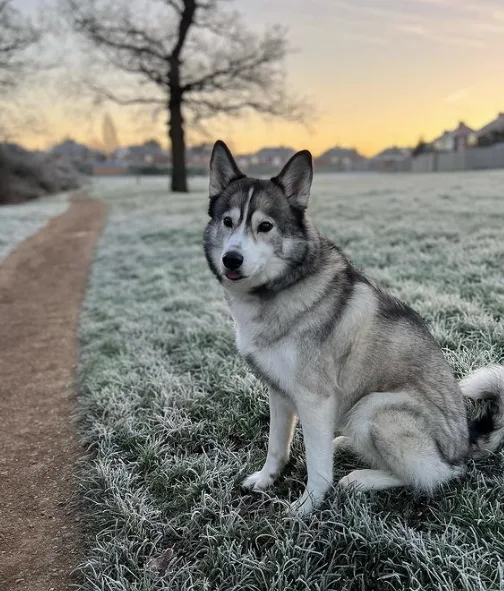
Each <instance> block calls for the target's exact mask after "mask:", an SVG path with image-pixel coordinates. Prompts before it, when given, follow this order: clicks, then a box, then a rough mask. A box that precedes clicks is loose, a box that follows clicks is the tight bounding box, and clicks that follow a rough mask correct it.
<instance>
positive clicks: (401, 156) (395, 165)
mask: <svg viewBox="0 0 504 591" xmlns="http://www.w3.org/2000/svg"><path fill="white" fill-rule="evenodd" d="M368 169H369V170H372V171H377V172H407V171H409V170H411V149H410V148H399V147H397V146H392V147H390V148H385V150H382V151H381V152H379V153H378V154H376V155H375V156H373V158H370V159H369V160H368Z"/></svg>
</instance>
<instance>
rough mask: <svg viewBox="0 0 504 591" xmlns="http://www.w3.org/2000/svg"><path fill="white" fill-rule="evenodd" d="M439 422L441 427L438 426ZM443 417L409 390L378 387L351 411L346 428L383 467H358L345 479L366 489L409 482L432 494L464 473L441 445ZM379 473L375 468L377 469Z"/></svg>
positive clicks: (358, 446) (365, 453)
mask: <svg viewBox="0 0 504 591" xmlns="http://www.w3.org/2000/svg"><path fill="white" fill-rule="evenodd" d="M434 421H435V422H436V423H437V427H436V428H433V424H434ZM442 424H443V418H442V417H437V416H435V415H434V416H433V415H432V409H428V408H427V407H425V406H422V404H419V402H418V401H417V400H415V398H414V396H412V395H410V394H408V393H385V392H379V393H378V392H375V393H373V394H370V395H368V396H367V397H366V398H365V399H363V400H362V401H361V402H360V403H359V404H358V405H357V407H356V408H355V409H354V411H353V412H352V416H351V418H350V420H349V422H348V425H347V430H348V432H349V434H350V436H351V438H352V441H353V442H355V445H356V450H357V453H358V454H359V455H361V456H362V457H364V458H366V459H368V460H369V461H370V462H371V463H372V465H373V466H374V467H376V468H378V469H379V471H378V473H376V471H364V473H363V472H362V471H359V470H356V471H355V472H352V473H351V474H348V475H347V476H345V477H344V478H343V479H342V481H341V482H340V484H341V485H342V486H349V485H350V484H352V483H353V484H355V485H356V486H358V485H360V487H361V490H366V489H372V488H375V489H380V488H381V489H384V488H390V487H392V486H400V485H401V484H403V485H405V486H410V487H412V488H414V489H415V490H417V491H421V492H425V493H431V492H433V491H434V490H435V489H436V488H437V487H439V486H441V485H442V484H444V483H446V482H448V481H449V480H451V479H453V478H456V477H458V476H460V475H461V474H463V473H464V467H463V465H461V464H460V463H457V462H453V461H450V459H449V458H446V457H445V456H444V454H443V453H442V451H441V447H440V445H439V438H440V437H443V436H444V437H445V438H446V437H448V436H449V435H448V434H445V435H443V431H442ZM373 472H374V473H373Z"/></svg>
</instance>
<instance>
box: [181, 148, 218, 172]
mask: <svg viewBox="0 0 504 591" xmlns="http://www.w3.org/2000/svg"><path fill="white" fill-rule="evenodd" d="M212 150H213V144H199V145H197V146H192V147H190V148H187V150H186V164H187V166H189V167H191V168H198V169H200V168H201V169H205V170H207V169H208V167H209V165H210V156H211V155H212Z"/></svg>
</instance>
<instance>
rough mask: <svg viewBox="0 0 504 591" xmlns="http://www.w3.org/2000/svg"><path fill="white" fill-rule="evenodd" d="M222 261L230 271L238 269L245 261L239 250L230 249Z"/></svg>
mask: <svg viewBox="0 0 504 591" xmlns="http://www.w3.org/2000/svg"><path fill="white" fill-rule="evenodd" d="M222 262H223V263H224V266H225V267H226V269H229V270H230V271H236V269H239V268H240V267H241V264H242V263H243V257H242V255H241V254H240V253H239V252H236V250H230V251H229V252H226V254H225V255H224V256H223V257H222Z"/></svg>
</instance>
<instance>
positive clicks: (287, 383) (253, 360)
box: [232, 306, 299, 394]
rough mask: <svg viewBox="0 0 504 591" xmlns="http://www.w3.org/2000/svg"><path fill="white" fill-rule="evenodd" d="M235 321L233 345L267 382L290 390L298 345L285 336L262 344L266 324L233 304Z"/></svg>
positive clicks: (293, 389) (248, 311)
mask: <svg viewBox="0 0 504 591" xmlns="http://www.w3.org/2000/svg"><path fill="white" fill-rule="evenodd" d="M232 313H233V317H234V319H235V322H236V346H237V348H238V351H239V352H240V354H241V355H242V356H243V357H245V359H247V361H248V362H249V364H250V365H251V366H252V367H253V368H254V369H255V370H256V374H258V376H259V377H261V378H262V379H263V380H264V381H265V382H266V383H268V384H269V385H272V386H275V387H277V388H278V389H279V390H281V391H283V392H286V393H289V394H290V393H294V391H295V384H296V375H297V373H298V359H299V356H298V347H297V345H296V342H295V340H294V339H292V338H289V337H288V336H286V337H284V338H281V339H279V340H277V341H275V342H274V343H273V344H265V343H264V340H263V337H264V335H265V334H266V335H267V332H268V327H267V326H265V324H264V323H263V322H261V321H260V320H258V319H257V316H256V315H255V314H254V311H253V310H251V309H247V307H245V306H233V307H232Z"/></svg>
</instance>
